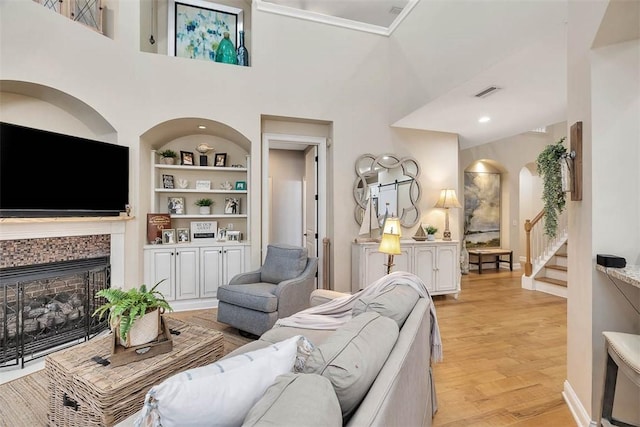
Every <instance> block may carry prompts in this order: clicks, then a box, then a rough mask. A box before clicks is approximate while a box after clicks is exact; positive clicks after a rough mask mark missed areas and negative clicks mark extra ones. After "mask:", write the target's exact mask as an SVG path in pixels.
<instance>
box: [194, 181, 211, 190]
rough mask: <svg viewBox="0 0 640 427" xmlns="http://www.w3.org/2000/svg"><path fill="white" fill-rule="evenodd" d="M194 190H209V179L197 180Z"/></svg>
mask: <svg viewBox="0 0 640 427" xmlns="http://www.w3.org/2000/svg"><path fill="white" fill-rule="evenodd" d="M196 190H211V181H209V180H208V179H199V180H197V181H196Z"/></svg>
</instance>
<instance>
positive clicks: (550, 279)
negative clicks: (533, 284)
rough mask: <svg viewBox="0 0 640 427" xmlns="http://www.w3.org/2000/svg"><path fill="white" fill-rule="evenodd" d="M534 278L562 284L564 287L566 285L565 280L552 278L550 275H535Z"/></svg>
mask: <svg viewBox="0 0 640 427" xmlns="http://www.w3.org/2000/svg"><path fill="white" fill-rule="evenodd" d="M536 280H538V281H540V282H547V283H551V284H553V285H558V286H564V287H565V288H566V287H567V281H566V280H559V279H552V278H550V277H545V276H542V277H536Z"/></svg>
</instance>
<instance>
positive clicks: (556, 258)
mask: <svg viewBox="0 0 640 427" xmlns="http://www.w3.org/2000/svg"><path fill="white" fill-rule="evenodd" d="M533 289H535V290H537V291H541V292H545V293H548V294H552V295H556V296H559V297H563V298H566V297H567V242H565V243H564V244H563V245H562V246H561V247H560V248H559V249H558V250H557V252H556V253H554V254H553V255H552V256H551V258H550V259H549V261H547V262H546V263H545V264H544V265H543V266H542V268H541V269H540V271H538V274H536V275H535V276H534V278H533Z"/></svg>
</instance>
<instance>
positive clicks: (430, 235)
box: [424, 224, 451, 242]
mask: <svg viewBox="0 0 640 427" xmlns="http://www.w3.org/2000/svg"><path fill="white" fill-rule="evenodd" d="M424 231H425V233H427V240H428V241H430V242H433V241H434V240H436V233H437V232H438V229H437V228H436V227H434V226H433V225H429V224H427V225H425V226H424ZM442 240H444V239H442ZM449 240H451V237H449Z"/></svg>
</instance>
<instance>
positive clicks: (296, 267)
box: [260, 245, 308, 283]
mask: <svg viewBox="0 0 640 427" xmlns="http://www.w3.org/2000/svg"><path fill="white" fill-rule="evenodd" d="M307 253H308V252H307V248H303V247H300V246H290V245H277V246H276V245H269V246H267V256H266V258H265V260H264V264H263V265H262V269H261V270H260V280H261V281H263V282H268V283H280V282H282V281H284V280H289V279H294V278H296V277H298V276H300V274H302V272H303V271H304V268H305V267H306V266H307Z"/></svg>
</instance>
